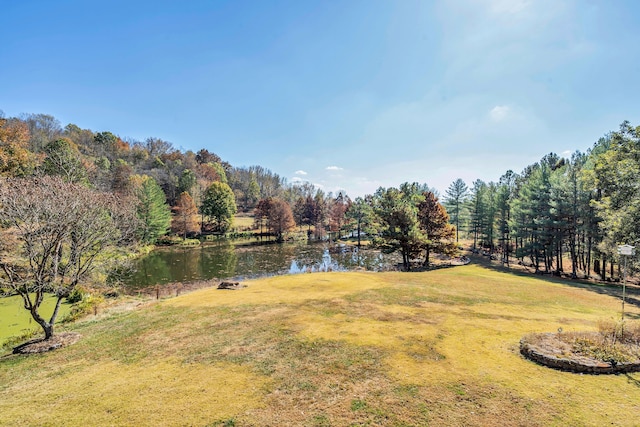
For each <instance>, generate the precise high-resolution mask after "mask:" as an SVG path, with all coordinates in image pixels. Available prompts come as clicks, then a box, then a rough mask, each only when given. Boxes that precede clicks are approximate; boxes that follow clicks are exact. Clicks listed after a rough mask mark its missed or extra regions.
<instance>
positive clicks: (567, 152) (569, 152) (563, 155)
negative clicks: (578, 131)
mask: <svg viewBox="0 0 640 427" xmlns="http://www.w3.org/2000/svg"><path fill="white" fill-rule="evenodd" d="M571 154H573V151H571V150H564V151H563V152H562V153H560V155H561V156H562V157H571Z"/></svg>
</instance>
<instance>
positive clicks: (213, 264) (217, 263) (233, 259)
mask: <svg viewBox="0 0 640 427" xmlns="http://www.w3.org/2000/svg"><path fill="white" fill-rule="evenodd" d="M200 249H201V250H200V259H199V262H200V269H201V271H202V275H203V277H200V278H199V279H212V278H219V279H226V278H229V277H234V276H235V275H236V274H237V266H238V255H237V254H236V251H235V247H234V246H233V245H230V244H219V245H216V246H205V247H202V248H200Z"/></svg>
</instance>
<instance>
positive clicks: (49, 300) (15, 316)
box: [0, 295, 71, 346]
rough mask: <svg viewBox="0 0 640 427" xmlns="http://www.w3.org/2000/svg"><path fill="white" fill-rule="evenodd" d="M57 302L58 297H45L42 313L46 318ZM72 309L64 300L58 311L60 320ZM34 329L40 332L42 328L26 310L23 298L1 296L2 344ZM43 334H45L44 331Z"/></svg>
mask: <svg viewBox="0 0 640 427" xmlns="http://www.w3.org/2000/svg"><path fill="white" fill-rule="evenodd" d="M55 303H56V298H55V297H53V296H51V295H47V296H46V297H45V298H44V301H43V302H42V308H41V309H40V314H41V315H42V316H43V317H44V318H45V319H47V320H48V319H49V317H51V314H52V313H53V309H54V307H55ZM70 310H71V305H70V304H67V303H65V302H63V303H62V305H61V306H60V311H59V312H58V320H60V319H63V318H64V317H65V316H66V315H68V314H69V312H70ZM32 331H35V333H36V334H39V333H40V331H42V328H41V327H40V325H38V324H37V323H36V322H35V320H33V318H32V317H31V314H30V313H29V312H28V311H27V310H25V308H24V305H23V302H22V298H20V297H19V296H11V297H3V298H0V346H2V344H3V343H4V342H5V341H6V340H7V339H9V338H11V337H17V336H26V335H29V332H32ZM42 334H43V335H44V332H43V333H42Z"/></svg>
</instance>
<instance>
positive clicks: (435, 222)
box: [418, 191, 456, 266]
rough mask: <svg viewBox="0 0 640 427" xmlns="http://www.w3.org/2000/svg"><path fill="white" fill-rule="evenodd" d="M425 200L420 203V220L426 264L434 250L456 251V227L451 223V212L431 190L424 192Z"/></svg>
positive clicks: (448, 252) (449, 253) (448, 253)
mask: <svg viewBox="0 0 640 427" xmlns="http://www.w3.org/2000/svg"><path fill="white" fill-rule="evenodd" d="M422 195H423V196H424V200H422V201H421V202H420V203H419V204H418V221H419V224H420V230H421V231H422V232H423V233H424V240H423V241H422V245H421V246H422V248H423V249H424V251H425V259H424V265H425V266H428V265H429V255H430V254H431V253H432V252H436V253H441V254H447V255H452V254H454V253H455V251H456V244H455V242H454V240H453V239H454V238H455V227H454V226H453V225H451V224H449V214H447V211H446V209H445V208H444V206H442V205H441V204H440V203H439V202H438V198H437V197H436V196H435V194H433V193H432V192H431V191H427V192H424V193H422Z"/></svg>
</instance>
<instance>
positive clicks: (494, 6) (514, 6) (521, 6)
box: [487, 0, 531, 15]
mask: <svg viewBox="0 0 640 427" xmlns="http://www.w3.org/2000/svg"><path fill="white" fill-rule="evenodd" d="M487 3H488V7H489V10H490V11H491V12H492V13H494V14H497V15H515V14H517V13H520V12H522V11H524V10H525V9H527V8H528V7H529V6H530V5H531V2H530V1H529V0H489V1H488V2H487Z"/></svg>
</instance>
